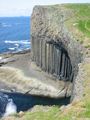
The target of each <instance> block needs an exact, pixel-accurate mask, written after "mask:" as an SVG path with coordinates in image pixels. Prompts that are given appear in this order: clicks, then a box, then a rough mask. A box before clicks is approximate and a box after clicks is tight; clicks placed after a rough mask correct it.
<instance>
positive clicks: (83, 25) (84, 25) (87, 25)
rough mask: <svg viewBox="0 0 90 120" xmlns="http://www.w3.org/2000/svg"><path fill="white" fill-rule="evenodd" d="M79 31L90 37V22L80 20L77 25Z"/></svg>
mask: <svg viewBox="0 0 90 120" xmlns="http://www.w3.org/2000/svg"><path fill="white" fill-rule="evenodd" d="M77 26H78V28H79V30H81V31H82V32H83V33H84V34H85V35H86V36H88V37H90V31H89V30H90V20H88V21H87V20H83V21H82V20H79V22H78V24H77Z"/></svg>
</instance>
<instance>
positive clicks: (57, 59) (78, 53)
mask: <svg viewBox="0 0 90 120" xmlns="http://www.w3.org/2000/svg"><path fill="white" fill-rule="evenodd" d="M72 15H73V12H72V11H70V10H69V9H64V7H63V6H35V7H34V9H33V13H32V17H31V19H32V20H31V44H32V51H31V52H32V60H33V61H35V62H36V64H37V65H38V66H40V67H41V68H42V70H44V71H46V72H48V73H50V74H52V75H54V76H56V77H57V79H58V80H61V81H65V82H66V81H70V82H71V83H72V84H73V86H74V87H73V88H74V89H72V92H73V95H72V96H73V97H74V96H75V95H77V94H78V92H79V90H78V89H76V87H77V85H75V84H74V83H75V81H76V80H77V79H79V78H78V77H77V74H78V71H79V68H78V64H79V63H80V62H81V61H82V57H83V55H82V47H81V45H80V44H79V43H78V42H77V41H76V40H75V38H74V37H73V36H72V35H71V33H70V32H69V31H68V29H67V27H66V26H65V21H66V20H67V19H69V18H70V17H72ZM77 81H78V80H77ZM78 82H79V81H78ZM77 84H78V83H77ZM65 88H66V89H67V85H65ZM64 95H66V96H67V90H66V94H64ZM64 95H63V94H61V96H64Z"/></svg>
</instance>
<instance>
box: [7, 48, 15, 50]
mask: <svg viewBox="0 0 90 120" xmlns="http://www.w3.org/2000/svg"><path fill="white" fill-rule="evenodd" d="M8 49H9V50H15V49H16V48H8Z"/></svg>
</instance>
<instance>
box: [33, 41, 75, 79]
mask: <svg viewBox="0 0 90 120" xmlns="http://www.w3.org/2000/svg"><path fill="white" fill-rule="evenodd" d="M32 44H33V45H32V46H33V49H34V50H33V56H34V57H33V58H34V59H33V60H34V61H36V64H37V65H38V66H40V67H41V68H42V70H44V71H46V72H48V73H50V74H53V75H55V76H57V78H59V79H60V80H70V81H72V79H73V72H72V65H71V61H70V58H69V56H68V53H67V51H66V50H65V48H64V47H63V46H62V45H61V44H60V43H56V42H54V41H53V40H52V41H48V42H46V41H45V40H44V39H40V40H39V39H37V40H34V41H33V42H32Z"/></svg>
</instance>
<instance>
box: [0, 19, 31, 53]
mask: <svg viewBox="0 0 90 120" xmlns="http://www.w3.org/2000/svg"><path fill="white" fill-rule="evenodd" d="M26 49H30V17H0V53H5V52H18V51H22V50H26Z"/></svg>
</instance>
